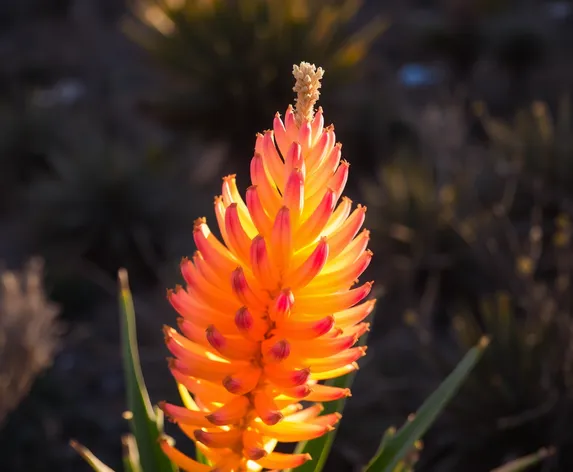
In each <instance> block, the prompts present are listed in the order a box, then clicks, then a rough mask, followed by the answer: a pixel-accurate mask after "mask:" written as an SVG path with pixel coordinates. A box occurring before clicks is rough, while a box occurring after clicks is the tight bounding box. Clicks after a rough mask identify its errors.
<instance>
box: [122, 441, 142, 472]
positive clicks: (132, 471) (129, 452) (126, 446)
mask: <svg viewBox="0 0 573 472" xmlns="http://www.w3.org/2000/svg"><path fill="white" fill-rule="evenodd" d="M121 444H122V446H123V470H124V472H142V471H141V464H140V463H139V451H138V450H137V443H136V442H135V437H134V436H133V434H126V435H124V436H123V437H122V438H121Z"/></svg>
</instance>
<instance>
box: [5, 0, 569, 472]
mask: <svg viewBox="0 0 573 472" xmlns="http://www.w3.org/2000/svg"><path fill="white" fill-rule="evenodd" d="M153 3H154V2H153V1H152V0H150V1H148V2H145V1H142V2H135V1H134V2H127V3H126V2H124V1H121V0H3V1H2V2H0V259H1V260H2V261H4V262H5V267H6V268H8V269H12V270H20V269H21V268H22V267H23V266H24V265H25V263H26V261H27V260H28V259H29V258H30V257H32V256H36V255H38V256H41V257H42V258H43V259H44V260H45V268H44V275H45V281H44V284H45V290H46V293H47V296H48V297H49V298H50V299H51V300H52V301H54V302H55V303H57V304H58V305H59V307H60V317H59V319H60V323H61V327H62V330H63V333H62V335H61V341H60V350H59V351H58V352H57V354H56V355H55V357H54V359H53V364H52V366H51V367H50V368H49V369H47V370H45V372H43V373H42V374H41V375H40V376H39V377H38V378H37V379H36V381H35V382H34V384H33V387H32V389H31V390H30V392H29V395H27V396H26V397H25V398H23V399H22V401H21V403H20V405H19V406H18V408H16V409H14V410H13V411H12V412H11V413H10V414H9V415H8V417H7V418H6V419H5V420H4V422H3V423H2V424H0V428H1V429H0V471H2V472H4V471H7V472H12V471H14V472H17V471H24V470H26V471H29V472H32V471H43V470H50V471H51V470H54V471H55V470H59V471H81V470H88V466H87V465H86V464H84V463H83V462H82V460H81V459H80V458H79V457H78V456H77V454H76V453H75V452H74V451H73V450H72V449H71V447H70V446H69V444H68V443H69V440H70V439H72V438H73V439H76V440H78V441H79V442H81V443H82V444H84V445H86V446H88V447H89V448H90V449H91V450H92V451H94V453H96V455H98V456H99V457H100V458H101V459H102V460H103V461H104V462H106V463H107V464H109V465H110V466H112V467H114V468H116V467H120V461H121V444H120V437H121V434H122V433H123V432H124V431H125V430H126V424H125V421H124V420H123V419H122V417H121V413H122V411H123V409H124V408H125V400H124V386H123V377H122V369H121V363H120V351H119V344H118V343H119V336H118V313H117V307H116V301H115V291H116V283H115V274H116V272H117V269H118V268H120V267H126V268H127V269H128V270H129V273H130V280H131V283H132V288H133V290H134V294H135V300H136V309H137V311H138V323H139V325H138V329H139V336H140V344H141V357H142V364H143V371H144V374H145V378H146V382H147V385H148V388H149V391H150V395H151V397H152V400H153V401H154V402H157V401H159V400H162V399H167V400H173V401H175V400H176V389H175V384H174V382H173V381H172V380H171V378H170V376H169V373H168V370H167V368H166V363H165V360H164V359H165V356H166V354H167V353H166V350H165V349H164V347H163V345H162V342H163V336H162V334H161V331H160V329H161V326H162V324H163V323H168V324H172V325H173V324H174V321H175V316H176V315H175V313H174V311H173V310H171V308H170V307H169V305H168V303H167V301H166V300H165V288H166V287H173V286H174V285H175V284H176V283H180V282H181V279H180V277H179V275H178V272H177V269H178V262H179V259H180V258H181V257H182V256H188V255H191V254H192V252H193V250H194V248H193V243H192V235H191V231H192V223H193V220H194V219H195V218H196V217H199V216H207V217H208V218H211V219H212V197H213V195H215V194H217V193H218V192H219V185H220V180H219V179H220V178H221V177H222V176H223V175H226V174H228V173H237V174H238V179H239V185H240V187H241V189H242V190H244V189H245V188H246V187H247V186H248V183H247V175H248V174H247V170H248V163H249V160H250V158H251V157H252V149H253V144H254V136H255V133H256V132H258V131H262V130H264V129H266V128H268V127H270V126H271V123H272V118H273V116H274V113H275V112H276V111H277V110H279V111H281V112H284V109H286V106H287V105H288V103H291V102H292V101H293V98H294V97H293V95H292V92H291V88H292V78H291V75H290V74H291V68H292V64H293V63H298V62H300V61H301V60H308V61H311V62H316V63H317V65H322V66H324V67H325V69H326V75H325V79H324V86H323V94H322V97H321V103H322V105H323V106H324V108H325V116H326V118H327V121H329V122H330V121H331V122H334V123H335V124H336V130H337V139H338V140H340V141H341V142H342V143H343V144H344V154H345V158H346V159H348V160H349V161H350V162H351V164H352V167H351V177H350V182H349V186H348V191H347V194H348V195H349V196H350V197H351V198H352V199H353V200H355V201H356V202H362V203H365V204H367V205H368V214H367V223H366V227H368V228H369V229H371V231H372V233H371V237H372V239H371V247H372V250H373V251H374V253H375V258H374V262H373V264H372V266H371V267H370V269H369V274H368V277H370V278H373V279H376V281H377V286H378V289H379V293H378V295H380V296H381V295H382V292H383V293H384V296H383V297H381V299H380V302H379V304H378V310H377V313H376V317H375V321H374V329H373V332H372V333H371V336H370V338H369V346H370V350H369V355H368V357H367V358H366V359H365V361H364V363H363V364H362V366H361V371H360V373H359V375H358V377H357V380H356V382H355V386H354V388H353V397H352V399H351V401H350V402H349V404H348V406H347V409H346V411H345V418H344V421H343V422H342V425H341V427H340V432H339V435H338V437H337V442H336V445H335V447H334V449H333V453H332V460H331V462H329V464H328V465H327V467H326V470H328V471H333V472H336V471H341V472H342V471H351V470H354V469H355V468H357V467H359V466H360V465H361V464H364V463H365V462H366V461H367V460H368V458H369V457H370V456H371V454H372V453H373V451H374V450H375V448H376V446H377V444H378V441H379V439H380V437H381V435H382V433H383V431H384V430H385V429H386V428H387V427H389V426H391V425H399V424H401V423H402V421H403V420H404V419H405V418H406V416H407V415H408V414H409V413H411V412H412V411H414V410H415V409H416V408H417V407H418V406H419V405H420V404H421V402H422V401H423V399H424V398H425V397H426V396H427V395H428V394H429V393H430V392H431V391H432V390H433V389H434V388H435V387H436V386H437V385H438V383H439V381H440V380H441V379H442V378H443V377H444V376H445V375H446V374H447V373H448V372H449V371H450V370H451V369H452V368H453V366H454V365H455V363H456V362H457V361H458V360H459V359H460V357H461V355H462V354H463V352H465V351H466V350H467V349H468V348H469V347H470V346H471V345H473V344H474V343H475V342H476V341H477V339H478V338H479V337H480V336H481V335H482V334H484V333H485V334H490V335H492V339H493V344H492V348H491V349H489V350H488V353H487V354H486V356H485V358H484V360H483V361H482V362H481V363H480V365H479V367H478V369H476V371H475V372H474V374H473V375H472V377H471V378H470V380H469V381H468V383H467V384H466V386H465V387H464V388H463V389H462V390H461V392H460V393H459V395H458V396H457V397H456V399H455V400H454V402H453V403H452V405H451V406H450V407H449V408H448V410H447V411H446V413H445V414H444V415H443V416H442V417H441V418H440V420H439V421H438V422H437V424H436V425H435V426H434V428H433V429H432V430H431V431H430V432H429V433H428V435H427V437H426V438H425V441H424V448H423V450H422V452H421V456H420V461H419V463H418V465H417V468H416V470H420V471H440V472H442V471H444V472H450V471H451V472H459V471H468V472H472V471H476V472H481V471H489V470H491V469H493V468H494V467H496V466H499V465H500V464H502V463H504V462H506V461H508V460H510V459H513V458H516V457H519V456H522V455H524V454H528V453H531V452H534V451H536V450H538V449H539V448H541V447H545V446H553V447H555V448H556V453H555V454H554V455H553V456H552V457H551V458H549V459H548V460H546V461H545V462H544V464H543V465H542V466H540V468H539V469H538V470H543V471H570V470H573V452H572V451H573V444H572V443H573V428H571V427H570V425H571V424H572V420H573V416H572V410H571V408H572V406H573V403H572V395H573V389H572V388H571V386H572V382H571V381H572V380H573V377H572V376H573V371H572V370H571V365H572V363H571V361H572V359H573V355H572V354H573V349H572V347H573V345H572V339H573V338H572V337H571V333H572V332H573V331H572V328H573V325H572V324H571V314H572V312H571V303H570V295H569V294H570V291H571V289H570V285H569V284H570V275H571V270H570V268H571V264H570V261H571V255H572V253H571V247H570V218H571V216H572V215H571V212H572V211H573V207H572V206H571V197H572V196H573V190H572V189H573V186H572V184H573V128H572V121H571V120H572V118H573V116H572V114H571V108H570V106H571V104H570V103H569V98H568V93H569V91H570V90H571V85H572V84H573V5H572V3H571V2H570V1H561V2H557V1H535V0H528V1H526V0H522V1H517V0H515V1H511V0H506V1H488V0H466V1H464V0H457V1H456V0H444V1H434V2H432V1H406V0H400V1H387V2H382V1H376V0H371V1H365V2H363V4H362V6H361V7H360V8H359V9H358V11H357V12H356V14H355V15H353V16H352V17H350V18H348V19H342V16H341V14H340V18H341V21H340V24H339V25H338V26H335V27H332V29H331V31H330V32H331V33H332V34H331V35H329V34H324V35H322V36H321V35H319V34H318V33H317V31H318V30H319V26H320V25H322V23H320V21H322V20H321V18H322V17H321V16H320V15H321V14H323V12H322V10H323V9H324V8H326V7H328V6H337V5H338V6H339V5H341V4H342V3H344V2H342V1H335V0H332V1H324V2H318V1H317V2H312V1H311V0H307V1H301V2H298V3H300V4H301V5H307V4H310V3H312V4H313V6H312V7H311V8H310V10H309V12H307V13H308V14H307V16H305V15H304V14H300V15H302V16H300V15H299V16H297V15H298V14H292V12H290V13H289V12H287V10H289V9H288V8H285V9H283V6H282V4H281V2H279V1H278V0H275V1H271V0H268V1H260V0H257V1H256V2H253V4H258V5H263V7H261V10H260V12H259V13H260V14H258V16H257V17H256V18H255V19H254V20H248V21H247V20H245V18H242V17H241V16H240V15H239V10H238V8H239V6H238V5H239V4H241V3H242V2H240V1H238V0H237V1H233V0H228V1H223V0H220V1H219V2H218V4H219V8H220V10H219V12H218V13H217V14H215V15H211V16H209V15H207V16H205V17H201V15H196V16H193V15H191V14H189V15H188V17H186V18H183V17H179V19H180V20H181V22H180V23H178V26H177V27H176V28H175V32H174V33H172V34H171V35H167V36H163V35H161V34H158V31H157V29H156V28H157V27H159V28H160V29H161V28H162V26H161V25H163V26H165V23H161V21H160V20H161V17H160V16H157V14H154V13H153V10H152V4H153ZM173 3H174V4H175V3H177V2H173ZM182 3H186V4H188V5H189V9H190V10H189V11H191V10H192V9H193V8H195V9H196V8H197V6H196V5H195V4H199V3H201V2H199V1H191V0H187V1H186V2H182ZM295 3H297V2H293V4H295ZM347 3H352V2H347ZM150 5H151V6H150ZM193 5H195V6H193ZM264 5H267V6H268V5H273V6H272V8H273V11H275V12H276V14H277V16H278V17H279V20H277V21H279V23H278V24H280V25H282V26H281V27H280V28H279V27H273V28H270V29H269V26H268V25H269V21H270V20H269V19H268V17H267V16H266V13H265V12H267V11H266V10H265V8H264ZM307 6H308V5H307ZM146 8H147V9H146ZM303 10H304V9H303ZM198 11H199V10H198ZM321 12H322V13H321ZM267 13H268V12H267ZM295 13H296V12H295ZM289 15H290V16H289ZM141 18H147V25H146V24H145V21H142V20H141ZM182 18H183V19H182ZM373 19H374V20H373ZM375 19H380V21H381V22H386V23H387V25H388V28H387V29H386V30H385V31H384V32H383V33H382V34H379V35H373V34H370V33H371V32H372V31H373V30H372V28H374V26H375V25H377V23H373V21H376V20H375ZM150 25H151V26H150ZM154 25H155V28H154V27H153V26H154ZM281 28H282V29H281ZM357 32H361V33H362V36H359V37H358V38H359V41H358V42H357V43H355V45H356V48H357V49H350V50H349V51H350V52H349V51H346V52H347V55H346V56H344V57H345V58H346V59H344V60H339V61H338V62H337V59H336V58H337V57H339V56H337V54H339V53H340V51H341V50H342V51H343V50H344V48H345V47H346V45H347V41H348V39H349V38H355V37H354V36H353V35H354V34H356V33H357ZM313 35H314V36H313ZM360 38H367V40H364V42H360ZM357 51H358V52H357ZM362 53H363V54H362ZM365 280H366V279H365ZM34 316H38V317H41V316H43V315H42V311H41V310H38V312H37V313H34V314H33V316H31V317H30V320H31V321H30V322H33V318H34ZM0 317H2V313H0ZM24 322H25V321H23V323H24ZM1 326H2V323H1V322H0V329H1ZM14 342H18V341H17V339H16V338H14ZM42 342H43V341H42V339H41V333H40V334H39V335H38V339H37V340H35V341H34V342H32V343H28V345H27V351H26V353H27V354H26V355H29V356H32V357H33V356H34V355H35V354H34V350H35V349H41V348H42ZM0 352H1V351H0ZM8 362H10V359H9V358H8V359H0V378H1V375H2V374H1V372H2V370H3V369H5V368H6V366H7V363H8ZM6 370H8V369H6ZM1 402H2V400H1V399H0V403H1ZM168 428H169V430H168V432H169V433H170V434H174V435H177V433H176V431H175V430H176V428H174V427H172V426H170V425H168ZM177 437H178V436H177ZM184 441H185V440H184V439H182V440H181V444H185V442H184ZM182 447H183V449H186V446H182Z"/></svg>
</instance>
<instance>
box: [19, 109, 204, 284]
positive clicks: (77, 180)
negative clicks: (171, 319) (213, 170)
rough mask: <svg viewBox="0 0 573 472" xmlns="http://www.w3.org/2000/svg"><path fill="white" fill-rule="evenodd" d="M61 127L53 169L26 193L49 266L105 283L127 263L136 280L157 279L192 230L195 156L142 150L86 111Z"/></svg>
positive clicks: (50, 152) (39, 245)
mask: <svg viewBox="0 0 573 472" xmlns="http://www.w3.org/2000/svg"><path fill="white" fill-rule="evenodd" d="M59 131H60V134H61V138H62V139H61V141H60V146H58V147H54V148H52V149H49V150H48V156H47V160H48V172H46V174H45V175H44V176H43V177H42V178H38V179H36V180H35V181H34V182H33V183H32V184H31V185H30V186H29V188H28V193H27V195H28V204H29V208H28V213H29V218H30V224H31V228H32V231H33V234H34V235H35V238H36V241H35V244H36V249H37V250H38V251H40V252H41V253H42V254H43V255H45V257H46V259H47V263H48V265H49V268H50V273H51V274H54V273H56V274H59V275H62V274H67V276H70V275H72V277H73V278H76V277H77V276H78V275H80V276H83V277H86V275H87V277H88V278H95V280H98V279H99V280H102V276H103V285H105V284H106V283H109V282H110V281H113V277H114V274H115V273H116V272H117V270H118V269H119V268H120V267H126V268H130V269H131V270H132V273H133V274H134V284H135V285H136V286H137V285H138V284H139V285H141V284H143V285H147V284H153V283H155V282H157V277H158V269H159V268H161V267H162V264H163V263H165V261H166V260H167V259H168V258H169V256H170V248H171V247H172V246H171V244H172V243H173V241H174V240H176V238H180V237H181V236H182V235H183V234H185V233H186V232H189V234H190V225H191V224H192V220H191V218H190V217H189V211H193V205H194V203H195V202H194V199H193V197H194V195H195V193H194V191H193V189H192V188H191V186H190V184H189V182H190V172H191V171H190V169H191V163H192V161H190V162H189V163H187V162H184V163H179V162H178V161H175V160H172V159H168V158H166V157H165V156H164V155H163V154H162V153H161V152H160V151H156V150H154V149H152V148H148V149H147V151H142V152H141V153H140V152H139V151H138V150H137V149H135V148H133V147H132V146H130V145H129V144H128V143H126V142H124V141H123V140H121V139H120V138H117V137H113V135H111V134H110V133H109V131H106V130H105V129H104V128H103V127H102V125H101V124H98V123H97V122H93V120H89V119H88V120H85V119H83V117H81V116H75V115H70V116H68V117H67V118H66V121H65V126H61V129H60V130H59ZM111 286H112V287H114V284H113V282H112V283H111ZM108 287H109V285H108Z"/></svg>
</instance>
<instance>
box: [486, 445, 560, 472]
mask: <svg viewBox="0 0 573 472" xmlns="http://www.w3.org/2000/svg"><path fill="white" fill-rule="evenodd" d="M553 454H555V450H554V449H552V448H543V449H540V450H539V451H537V452H534V453H533V454H529V455H527V456H524V457H520V458H519V459H515V460H513V461H511V462H508V463H507V464H504V465H502V466H500V467H496V468H495V469H493V470H492V471H491V472H523V471H524V470H527V469H529V468H530V467H533V466H534V465H537V464H539V463H540V462H541V461H542V460H543V459H546V458H547V457H550V456H552V455H553Z"/></svg>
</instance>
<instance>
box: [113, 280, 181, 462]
mask: <svg viewBox="0 0 573 472" xmlns="http://www.w3.org/2000/svg"><path fill="white" fill-rule="evenodd" d="M119 284H120V287H119V288H120V293H119V306H120V312H121V336H122V354H123V369H124V375H125V385H126V390H127V405H128V408H129V412H130V415H129V423H130V427H131V432H132V434H133V436H134V438H135V442H136V443H137V449H138V451H139V457H140V464H141V470H142V471H143V472H174V471H176V470H177V468H176V467H175V466H174V465H173V464H172V463H171V461H170V460H169V459H168V458H167V456H165V454H163V451H161V448H160V447H159V438H160V436H161V434H162V431H161V430H160V428H159V426H158V423H157V418H156V415H155V413H154V411H153V408H152V406H151V401H150V400H149V394H148V393H147V389H146V387H145V382H144V380H143V373H142V372H141V364H140V361H139V350H138V348H137V332H136V327H135V309H134V307H133V299H132V297H131V292H130V290H129V283H128V278H127V272H126V271H125V270H120V272H119Z"/></svg>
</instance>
